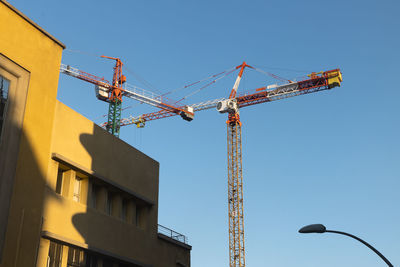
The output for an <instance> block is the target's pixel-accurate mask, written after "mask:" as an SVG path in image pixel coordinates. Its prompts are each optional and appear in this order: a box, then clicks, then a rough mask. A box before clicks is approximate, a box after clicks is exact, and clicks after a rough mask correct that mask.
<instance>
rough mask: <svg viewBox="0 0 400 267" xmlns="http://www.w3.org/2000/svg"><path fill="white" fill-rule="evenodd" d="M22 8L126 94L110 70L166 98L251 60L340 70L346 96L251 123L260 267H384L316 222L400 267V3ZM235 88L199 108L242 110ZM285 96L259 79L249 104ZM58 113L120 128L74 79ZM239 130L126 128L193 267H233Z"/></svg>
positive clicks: (258, 108)
mask: <svg viewBox="0 0 400 267" xmlns="http://www.w3.org/2000/svg"><path fill="white" fill-rule="evenodd" d="M9 2H10V3H11V4H12V5H14V6H15V7H16V8H18V9H19V10H20V11H22V12H23V13H24V14H26V15H27V16H28V17H29V18H31V19H32V20H34V21H35V22H36V23H37V24H39V25H40V26H41V27H43V28H44V29H45V30H46V31H48V32H49V33H51V34H52V35H54V36H55V37H56V38H58V39H59V40H60V41H61V42H63V43H64V44H66V46H67V49H66V50H64V52H63V58H62V62H63V63H65V64H69V65H71V66H73V67H76V68H79V69H81V70H84V71H86V72H89V73H91V74H95V75H97V76H104V77H105V78H107V79H109V80H111V79H112V68H113V64H114V62H113V61H110V60H107V59H102V58H99V55H107V56H112V57H119V58H121V60H122V62H123V63H124V68H123V73H124V74H125V75H126V76H127V81H128V83H130V84H133V85H137V86H139V87H142V88H145V89H148V90H152V91H154V92H157V93H161V94H162V93H166V92H170V91H171V90H174V89H176V88H180V87H182V86H184V85H187V84H189V83H191V82H194V81H197V80H200V79H202V78H204V77H207V76H209V75H212V74H215V73H219V72H221V71H224V70H227V69H230V68H232V67H235V66H237V65H239V64H241V63H242V62H243V61H246V62H247V63H248V64H249V65H253V66H257V67H258V68H260V69H263V70H265V71H268V72H271V73H274V74H276V75H279V76H282V77H285V78H296V77H299V76H304V75H305V74H308V73H310V72H312V71H316V72H318V71H322V70H330V69H335V68H340V69H341V70H342V73H343V83H342V86H341V87H340V88H335V89H333V90H328V91H324V92H319V93H315V94H308V95H305V96H298V97H293V98H289V99H285V100H280V101H276V102H272V103H264V104H259V105H254V106H251V107H246V108H243V109H241V113H240V116H241V120H242V123H243V126H242V145H243V177H244V225H245V248H246V265H247V266H260V267H261V266H274V267H288V266H299V267H321V266H325V267H337V266H342V267H345V266H352V267H354V266H363V267H373V266H384V264H385V263H384V262H383V261H382V260H381V259H380V258H379V257H378V256H377V255H375V254H374V253H373V252H372V251H371V250H369V249H368V248H367V247H365V246H363V245H362V244H361V243H359V242H357V241H355V240H352V239H350V238H348V237H345V236H340V235H335V234H328V233H326V234H309V235H303V234H299V233H298V232H297V231H298V229H300V228H301V227H302V226H304V225H307V224H312V223H323V224H324V225H326V227H327V228H328V229H331V230H338V231H344V232H349V233H352V234H354V235H357V236H359V237H361V238H362V239H364V240H366V241H367V242H369V243H370V244H372V245H373V246H375V247H376V248H377V249H378V250H379V251H380V252H382V254H383V255H385V256H386V257H387V258H388V259H389V260H390V261H391V262H392V263H393V264H394V265H395V266H396V265H399V264H400V253H399V251H400V242H399V241H400V227H398V226H399V225H400V212H399V210H400V209H399V204H400V194H399V193H398V192H399V188H400V179H399V178H400V164H399V160H400V141H399V135H400V126H399V125H400V124H399V116H398V115H399V112H400V105H399V104H398V100H399V99H400V91H399V85H398V83H397V78H398V77H399V70H400V68H399V65H398V62H399V61H400V52H399V49H398V48H399V47H400V35H399V28H400V18H399V16H398V13H399V10H400V2H399V1H395V0H383V1H370V0H364V1H358V0H354V1H342V0H338V1H307V0H305V1H294V0H291V1H289V0H281V1H258V0H254V1H238V0H232V1H208V0H203V1H194V0H186V1H184V0H166V1H140V0H130V1H128V0H120V1H104V0H99V1H91V0H87V1H76V0H71V1H50V0H36V1H27V0H9ZM235 75H237V73H234V74H232V75H230V76H227V77H226V78H224V79H222V80H221V81H218V82H217V83H215V85H214V86H212V87H211V86H210V87H207V88H206V89H204V90H201V91H200V92H199V93H198V94H196V95H195V96H193V98H190V99H187V101H186V102H185V103H187V104H190V103H197V102H199V101H204V100H209V99H214V98H218V97H228V95H229V92H230V90H231V88H232V86H233V83H234V80H235ZM274 82H275V81H274V80H273V79H271V78H270V77H267V76H264V75H262V74H260V73H257V72H254V71H252V70H246V71H245V74H244V78H243V81H242V83H241V86H240V87H239V92H241V91H244V90H246V89H255V88H257V87H261V86H264V85H266V84H270V83H274ZM190 92H191V91H190V90H188V91H179V92H178V93H177V94H176V95H174V94H170V95H168V96H169V97H170V98H172V99H175V100H178V99H180V97H182V96H184V95H187V94H189V93H190ZM58 99H59V100H60V101H62V102H63V103H65V104H67V105H68V106H70V107H72V108H73V109H74V110H76V111H78V112H80V113H82V114H83V115H84V116H86V117H87V118H89V119H91V120H93V121H94V122H96V123H102V122H104V121H105V117H103V116H102V115H104V114H106V113H107V110H108V107H107V105H106V104H105V103H103V102H100V101H98V100H97V99H96V98H95V95H94V90H93V85H91V84H88V83H86V82H83V81H80V80H77V79H74V78H72V77H69V76H65V75H64V76H60V80H59V89H58ZM131 106H133V107H131ZM123 107H124V108H127V109H125V110H124V112H123V117H127V116H129V115H133V116H137V115H140V114H143V113H147V112H149V111H155V109H152V108H150V107H146V106H145V105H144V104H142V105H140V104H137V103H135V102H134V101H131V100H127V101H125V102H124V103H123ZM225 121H226V114H219V113H218V112H217V111H216V110H207V111H201V112H198V113H196V115H195V119H194V120H193V121H192V122H186V121H183V120H182V119H181V118H179V117H173V118H167V119H162V120H155V121H151V122H148V123H147V124H146V127H145V128H143V129H136V127H134V126H125V127H123V128H122V129H121V135H120V137H121V139H123V140H124V141H126V142H127V143H129V144H131V145H132V146H134V147H136V148H138V149H139V150H141V151H142V152H143V153H145V154H147V155H149V156H150V157H152V158H154V159H155V160H157V161H158V162H160V188H159V217H158V219H159V223H160V224H162V225H164V226H166V227H169V228H171V229H174V230H175V231H177V232H180V233H182V234H184V235H186V236H187V237H188V238H189V243H190V245H192V246H193V248H192V251H191V262H192V265H191V266H192V267H204V266H207V267H220V266H228V255H229V254H228V203H227V159H226V158H227V152H226V143H227V141H226V124H225Z"/></svg>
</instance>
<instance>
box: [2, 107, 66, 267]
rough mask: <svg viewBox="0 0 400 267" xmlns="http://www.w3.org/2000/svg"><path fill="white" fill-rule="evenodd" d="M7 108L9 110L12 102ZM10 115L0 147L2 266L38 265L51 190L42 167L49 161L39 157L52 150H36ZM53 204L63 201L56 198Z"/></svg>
mask: <svg viewBox="0 0 400 267" xmlns="http://www.w3.org/2000/svg"><path fill="white" fill-rule="evenodd" d="M7 105H8V107H9V111H10V107H12V106H13V103H11V100H9V101H8V103H7ZM10 113H11V112H10ZM9 115H10V116H8V117H7V118H6V120H5V123H4V125H3V127H4V128H3V132H2V136H1V144H0V266H4V267H5V266H36V261H37V255H38V251H39V245H40V236H41V228H42V224H43V219H42V214H43V210H44V206H45V200H44V197H43V196H44V194H45V190H46V188H49V189H50V188H51V186H50V185H49V184H47V182H46V173H47V171H48V170H47V169H46V167H43V166H47V162H48V159H43V160H42V161H40V160H39V159H38V158H37V155H41V156H42V155H43V153H45V152H44V151H50V147H47V148H39V147H33V146H32V144H31V143H30V141H29V140H30V138H29V135H28V134H27V133H25V132H24V130H23V129H22V128H21V125H17V124H16V123H15V122H14V121H13V120H12V119H11V117H12V114H9ZM21 124H22V123H21ZM49 146H50V144H49ZM40 149H42V151H38V150H40ZM48 156H49V157H50V155H48ZM51 201H60V198H57V197H56V196H54V197H52V200H51Z"/></svg>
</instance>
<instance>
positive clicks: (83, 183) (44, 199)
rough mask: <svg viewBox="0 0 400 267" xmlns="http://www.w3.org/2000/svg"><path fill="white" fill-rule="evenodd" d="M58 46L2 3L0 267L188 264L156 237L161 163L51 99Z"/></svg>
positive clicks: (185, 254)
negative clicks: (4, 86)
mask: <svg viewBox="0 0 400 267" xmlns="http://www.w3.org/2000/svg"><path fill="white" fill-rule="evenodd" d="M64 48H65V47H64V45H63V44H62V43H61V42H59V41H57V39H55V38H54V37H52V36H51V35H50V34H48V33H47V32H45V31H44V30H43V29H41V28H40V27H38V26H37V25H36V24H34V23H33V22H32V21H30V20H29V19H28V18H26V17H25V16H24V15H23V14H21V13H20V12H18V11H17V10H15V8H13V7H12V6H10V5H9V4H8V3H6V2H3V1H1V0H0V75H1V76H2V77H3V78H5V79H7V80H8V81H10V88H9V92H8V100H7V101H8V102H7V116H6V121H5V123H4V125H3V131H2V134H1V136H0V178H1V179H0V214H1V216H0V267H11V266H24V267H25V266H40V267H43V266H99V267H101V266H103V267H107V266H113V267H117V266H121V267H122V266H155V267H156V266H160V267H164V266H165V267H169V266H171V267H172V266H190V250H191V247H190V246H189V245H187V244H185V242H182V240H176V239H173V238H171V237H169V236H168V234H167V235H165V234H160V233H159V232H158V224H157V221H158V220H157V214H158V173H159V163H158V162H157V161H155V160H154V159H152V158H150V157H148V156H146V155H145V154H143V153H142V152H140V151H138V150H137V149H135V148H133V147H132V146H130V145H129V144H127V143H125V142H124V141H122V140H120V139H118V138H116V137H114V136H113V135H111V134H109V133H108V132H106V131H105V130H103V129H102V128H100V127H99V126H97V125H95V124H94V123H93V122H91V121H90V120H88V119H86V118H85V117H83V116H82V115H80V114H79V113H77V112H75V111H73V110H72V109H70V108H69V107H67V106H66V105H64V104H62V103H61V102H59V101H58V100H57V99H56V95H57V86H58V77H59V67H60V63H61V55H62V50H63V49H64ZM88 86H89V85H88ZM0 130H1V129H0Z"/></svg>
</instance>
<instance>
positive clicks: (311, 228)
mask: <svg viewBox="0 0 400 267" xmlns="http://www.w3.org/2000/svg"><path fill="white" fill-rule="evenodd" d="M299 233H301V234H309V233H319V234H322V233H335V234H340V235H346V236H349V237H352V238H354V239H356V240H358V241H360V242H361V243H363V244H364V245H366V246H367V247H369V248H370V249H371V250H372V251H373V252H375V253H376V254H378V256H379V257H381V259H382V260H383V261H384V262H386V264H387V265H388V266H389V267H393V264H391V263H390V261H389V260H388V259H386V258H385V256H383V255H382V253H380V252H379V251H378V250H377V249H376V248H374V247H373V246H371V245H370V244H368V243H367V242H365V241H364V240H362V239H361V238H358V237H356V236H354V235H352V234H349V233H345V232H340V231H333V230H327V229H326V227H325V226H324V225H323V224H310V225H307V226H304V227H303V228H301V229H300V230H299Z"/></svg>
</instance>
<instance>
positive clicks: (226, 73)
mask: <svg viewBox="0 0 400 267" xmlns="http://www.w3.org/2000/svg"><path fill="white" fill-rule="evenodd" d="M235 70H236V68H232V69H229V70H226V71H224V72H221V73H219V74H216V75H214V76H213V77H216V76H218V75H220V74H222V73H225V75H223V76H221V77H219V78H217V79H214V80H212V81H211V82H209V83H208V84H206V85H204V86H202V87H200V88H199V89H197V90H196V91H194V92H192V93H190V94H188V95H186V96H184V97H182V98H181V99H180V100H178V101H176V102H175V104H177V103H179V102H181V101H182V100H185V99H187V98H188V97H191V96H193V95H195V94H197V93H199V92H200V91H201V90H203V89H204V88H206V87H208V86H210V85H212V84H214V83H216V82H217V81H219V80H221V79H222V78H225V77H226V76H228V75H229V74H231V73H232V72H234V71H235ZM196 83H197V82H196Z"/></svg>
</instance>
